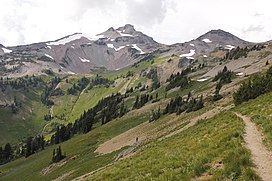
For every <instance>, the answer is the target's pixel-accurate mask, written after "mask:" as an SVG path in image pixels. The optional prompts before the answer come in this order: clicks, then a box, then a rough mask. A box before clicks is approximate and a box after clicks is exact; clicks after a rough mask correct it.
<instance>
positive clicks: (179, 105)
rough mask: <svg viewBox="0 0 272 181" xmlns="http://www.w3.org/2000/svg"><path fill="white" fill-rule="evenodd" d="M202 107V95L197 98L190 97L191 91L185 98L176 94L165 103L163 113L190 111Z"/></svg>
mask: <svg viewBox="0 0 272 181" xmlns="http://www.w3.org/2000/svg"><path fill="white" fill-rule="evenodd" d="M203 107H204V100H203V96H200V97H198V98H194V97H192V95H191V93H188V95H187V98H182V97H181V96H178V97H176V98H174V99H171V101H170V102H169V103H168V104H167V105H166V107H165V109H164V111H163V114H171V113H176V114H177V115H178V114H181V113H182V112H187V113H189V112H192V111H197V110H199V109H201V108H203Z"/></svg>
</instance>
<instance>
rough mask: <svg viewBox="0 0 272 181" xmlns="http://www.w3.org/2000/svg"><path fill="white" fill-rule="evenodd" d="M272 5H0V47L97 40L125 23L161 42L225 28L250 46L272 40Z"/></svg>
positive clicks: (168, 1) (177, 0) (232, 1)
mask: <svg viewBox="0 0 272 181" xmlns="http://www.w3.org/2000/svg"><path fill="white" fill-rule="evenodd" d="M270 4H271V3H270V1H269V0H263V1H262V2H260V1H258V0H251V1H248V0H239V1H236V0H229V1H228V2H226V1H223V0H206V1H199V0H190V1H186V0H130V1H127V0H92V1H90V0H58V1H55V0H1V6H0V44H1V43H2V44H4V45H16V44H25V43H33V42H39V41H48V40H55V39H58V38H60V37H63V36H66V35H68V34H72V33H75V32H82V33H84V34H87V35H90V36H91V35H95V34H98V33H100V32H102V31H105V30H106V29H108V28H109V27H115V28H117V27H119V26H123V25H124V24H126V23H131V24H134V25H135V28H136V29H139V30H140V31H142V32H144V33H145V34H147V35H150V36H152V37H153V38H154V39H155V40H156V41H158V42H162V43H167V44H171V43H176V42H184V41H189V40H191V39H194V38H197V37H198V36H200V35H201V34H203V33H205V32H207V31H209V30H211V29H223V30H226V31H229V32H230V33H233V34H235V35H237V36H239V37H241V38H243V39H246V40H248V41H254V42H260V41H266V40H269V39H272V32H271V29H272V11H271V10H270V6H269V5H270Z"/></svg>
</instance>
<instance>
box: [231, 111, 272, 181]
mask: <svg viewBox="0 0 272 181" xmlns="http://www.w3.org/2000/svg"><path fill="white" fill-rule="evenodd" d="M235 114H236V115H237V116H238V117H240V118H242V119H243V121H244V123H245V135H244V139H245V146H246V147H247V148H248V149H249V150H250V151H251V154H252V159H253V162H254V164H255V165H256V169H255V170H256V172H257V173H258V175H259V176H260V177H261V178H262V180H263V181H271V179H272V153H271V152H270V151H269V150H268V149H267V148H266V147H265V146H264V145H263V143H262V140H263V136H262V134H261V133H260V132H259V131H258V129H257V127H256V125H255V124H254V123H253V122H251V120H250V118H248V117H246V116H243V115H241V114H239V113H235Z"/></svg>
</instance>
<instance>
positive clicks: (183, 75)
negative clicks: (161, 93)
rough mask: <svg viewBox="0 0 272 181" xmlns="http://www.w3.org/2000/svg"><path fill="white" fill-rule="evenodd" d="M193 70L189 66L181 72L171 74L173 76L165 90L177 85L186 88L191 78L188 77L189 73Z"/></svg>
mask: <svg viewBox="0 0 272 181" xmlns="http://www.w3.org/2000/svg"><path fill="white" fill-rule="evenodd" d="M191 71H192V69H191V68H187V69H184V70H183V71H181V72H178V73H177V74H171V76H170V77H169V78H168V79H167V82H169V84H168V85H167V86H166V87H165V90H166V91H168V90H170V89H173V88H175V87H181V88H184V87H186V86H188V85H189V84H190V82H191V80H190V78H188V77H187V74H188V73H190V72H191Z"/></svg>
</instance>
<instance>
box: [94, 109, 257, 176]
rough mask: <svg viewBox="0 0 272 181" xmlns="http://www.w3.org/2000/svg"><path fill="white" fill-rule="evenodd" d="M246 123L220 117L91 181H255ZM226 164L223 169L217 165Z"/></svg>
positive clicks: (227, 114)
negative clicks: (206, 177)
mask: <svg viewBox="0 0 272 181" xmlns="http://www.w3.org/2000/svg"><path fill="white" fill-rule="evenodd" d="M243 128H244V125H243V122H242V121H241V120H240V119H239V118H237V117H236V116H235V115H233V114H231V113H223V114H219V115H218V116H216V117H215V118H212V119H210V120H208V121H205V122H201V123H199V124H198V125H196V126H194V127H192V128H190V129H188V130H187V131H185V132H183V133H181V134H179V135H177V136H174V137H172V138H170V139H166V140H164V141H161V142H155V143H152V144H151V145H149V146H148V147H147V148H146V149H144V150H143V151H141V152H140V153H138V154H137V155H135V156H133V157H131V158H129V159H126V160H124V161H120V162H119V163H117V164H115V165H114V166H113V167H111V168H108V169H106V170H105V171H103V172H101V173H98V174H97V175H95V177H94V178H91V180H130V179H135V180H145V179H148V180H150V179H151V180H152V179H158V180H190V178H195V177H198V176H200V175H201V174H203V173H204V172H206V173H208V174H210V175H213V177H212V179H213V180H216V179H219V180H222V179H225V178H230V179H235V178H239V179H241V180H243V179H244V180H252V179H253V178H257V176H256V175H255V174H254V172H253V171H252V169H251V166H252V162H251V160H250V153H249V152H248V151H247V150H246V149H245V148H243V147H242V142H243V139H242V134H243ZM218 161H223V163H224V166H223V168H222V169H216V168H215V163H217V162H218Z"/></svg>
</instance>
